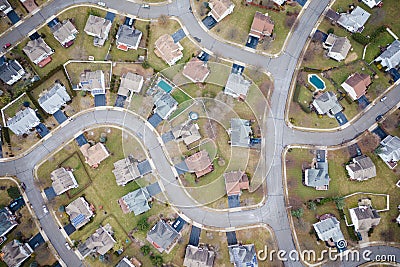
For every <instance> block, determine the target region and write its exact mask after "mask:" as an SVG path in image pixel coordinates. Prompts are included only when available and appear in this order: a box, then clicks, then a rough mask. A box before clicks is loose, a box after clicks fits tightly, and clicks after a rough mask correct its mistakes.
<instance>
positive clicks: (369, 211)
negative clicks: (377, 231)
mask: <svg viewBox="0 0 400 267" xmlns="http://www.w3.org/2000/svg"><path fill="white" fill-rule="evenodd" d="M349 212H350V217H351V220H352V222H353V224H354V227H355V228H356V230H357V231H368V230H369V229H370V228H372V227H374V226H376V225H378V224H379V222H380V218H381V217H380V216H379V214H378V212H377V211H376V209H373V208H372V207H371V206H370V205H361V206H358V207H357V208H352V209H349Z"/></svg>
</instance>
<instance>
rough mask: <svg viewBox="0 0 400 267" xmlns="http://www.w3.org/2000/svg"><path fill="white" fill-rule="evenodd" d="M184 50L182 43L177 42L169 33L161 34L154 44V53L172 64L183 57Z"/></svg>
mask: <svg viewBox="0 0 400 267" xmlns="http://www.w3.org/2000/svg"><path fill="white" fill-rule="evenodd" d="M182 50H183V47H182V46H181V44H180V43H179V42H177V43H175V42H174V39H173V38H172V36H171V35H169V34H164V35H161V36H160V37H159V38H158V39H157V41H156V42H155V44H154V53H155V54H156V55H157V56H158V57H159V58H161V59H162V60H164V61H165V62H166V63H167V64H168V65H170V66H172V65H174V64H175V63H176V62H177V61H178V60H180V59H181V58H182V57H183V53H182Z"/></svg>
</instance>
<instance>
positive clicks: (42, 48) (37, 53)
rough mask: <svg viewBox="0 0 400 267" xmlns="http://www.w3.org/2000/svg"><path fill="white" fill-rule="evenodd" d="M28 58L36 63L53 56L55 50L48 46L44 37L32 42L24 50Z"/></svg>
mask: <svg viewBox="0 0 400 267" xmlns="http://www.w3.org/2000/svg"><path fill="white" fill-rule="evenodd" d="M22 51H24V53H25V54H26V55H27V56H28V58H29V59H30V60H31V61H32V62H34V63H36V61H37V60H39V59H40V58H41V57H43V56H44V55H45V56H48V55H51V54H52V53H53V50H52V49H51V48H50V46H48V45H47V44H46V42H45V41H44V40H43V38H42V37H40V38H38V39H35V40H30V41H29V42H28V43H27V44H26V46H25V47H24V48H23V49H22Z"/></svg>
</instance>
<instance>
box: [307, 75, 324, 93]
mask: <svg viewBox="0 0 400 267" xmlns="http://www.w3.org/2000/svg"><path fill="white" fill-rule="evenodd" d="M308 82H309V83H310V84H311V85H312V86H314V88H315V89H317V90H325V88H326V87H325V82H324V81H323V80H322V79H321V78H320V77H318V75H317V74H308Z"/></svg>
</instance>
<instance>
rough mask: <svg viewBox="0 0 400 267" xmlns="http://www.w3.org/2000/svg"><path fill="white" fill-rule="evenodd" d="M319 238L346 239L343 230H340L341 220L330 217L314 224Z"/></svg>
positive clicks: (335, 240)
mask: <svg viewBox="0 0 400 267" xmlns="http://www.w3.org/2000/svg"><path fill="white" fill-rule="evenodd" d="M313 226H314V229H315V231H316V232H317V235H318V238H319V239H321V240H323V241H328V240H330V239H332V240H333V242H338V241H340V240H344V236H343V233H342V231H341V230H340V222H339V221H338V220H337V219H336V218H335V217H329V218H327V219H325V220H322V221H320V222H317V223H314V224H313Z"/></svg>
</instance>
